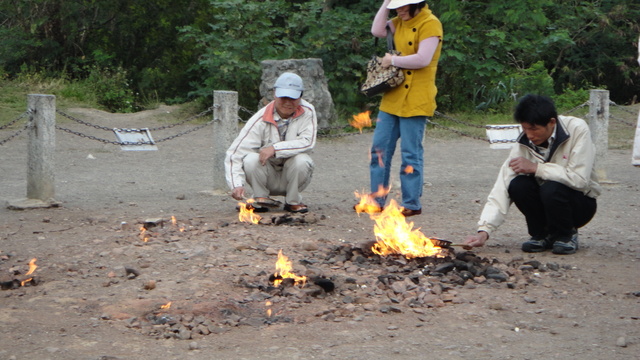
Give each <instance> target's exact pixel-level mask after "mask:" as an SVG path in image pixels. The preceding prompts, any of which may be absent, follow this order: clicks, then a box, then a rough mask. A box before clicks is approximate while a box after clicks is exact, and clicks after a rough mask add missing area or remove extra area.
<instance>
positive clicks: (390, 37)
mask: <svg viewBox="0 0 640 360" xmlns="http://www.w3.org/2000/svg"><path fill="white" fill-rule="evenodd" d="M387 49H389V50H395V49H396V44H394V43H393V33H392V32H391V27H389V23H387Z"/></svg>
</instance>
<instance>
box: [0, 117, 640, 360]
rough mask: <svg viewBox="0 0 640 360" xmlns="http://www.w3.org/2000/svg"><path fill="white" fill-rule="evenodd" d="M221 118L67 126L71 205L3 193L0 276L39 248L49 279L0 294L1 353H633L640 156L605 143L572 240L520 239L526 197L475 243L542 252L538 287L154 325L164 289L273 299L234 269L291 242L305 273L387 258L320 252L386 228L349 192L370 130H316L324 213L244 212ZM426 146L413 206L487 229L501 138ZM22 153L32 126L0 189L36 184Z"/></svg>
mask: <svg viewBox="0 0 640 360" xmlns="http://www.w3.org/2000/svg"><path fill="white" fill-rule="evenodd" d="M173 110H174V109H173V108H170V107H161V108H160V109H158V110H154V111H149V112H143V113H138V114H134V115H113V114H106V113H102V112H99V111H95V110H86V109H85V110H81V109H76V110H75V111H73V110H69V111H68V113H69V114H72V115H74V116H77V117H79V118H81V119H84V120H86V121H90V122H92V123H96V124H100V125H103V126H108V127H145V126H146V127H153V126H157V125H158V124H161V123H162V121H163V116H164V115H166V114H167V113H168V112H171V111H173ZM65 125H69V127H71V126H72V125H73V124H65ZM74 128H76V127H74ZM76 129H77V130H80V131H82V132H85V133H90V132H91V131H90V130H93V129H91V128H87V127H84V128H76ZM87 129H88V130H87ZM210 131H211V129H210V128H204V129H202V130H199V131H197V132H195V133H192V134H189V135H185V136H182V137H179V138H176V139H174V140H171V141H167V142H164V143H161V144H160V146H159V150H158V151H141V152H132V151H129V152H125V151H121V150H120V149H119V148H118V147H117V146H115V145H108V144H101V143H99V142H96V141H92V140H89V139H86V138H80V137H77V136H72V135H70V134H66V133H61V132H58V133H57V134H56V137H57V149H56V200H57V201H59V202H60V204H61V206H60V207H58V208H51V209H34V210H25V211H15V210H9V209H7V208H6V207H5V206H2V207H1V208H0V257H1V258H0V281H9V280H11V279H13V278H21V279H22V278H24V273H25V271H26V270H27V269H28V265H27V264H28V263H29V261H30V260H31V259H32V258H37V262H36V264H37V265H38V268H37V269H36V270H35V272H34V274H33V275H35V276H36V279H37V281H38V283H37V286H24V287H19V288H16V289H8V290H2V291H0V334H1V335H0V359H16V360H19V359H41V360H45V359H86V360H97V359H105V360H106V359H141V360H151V359H154V360H155V359H357V360H369V359H422V358H425V359H426V358H440V359H549V358H556V359H637V358H638V354H640V323H639V322H640V306H639V305H640V297H639V296H640V293H639V292H640V281H639V280H638V278H639V277H638V275H639V274H640V264H639V261H640V222H639V221H638V219H640V205H639V201H638V200H639V199H640V168H634V167H632V166H631V165H630V161H631V151H630V150H611V151H609V153H608V157H607V159H606V165H605V168H606V172H607V175H608V180H609V181H608V182H607V184H605V186H604V193H603V195H602V196H601V197H600V199H599V203H598V206H599V209H598V213H597V215H596V217H595V218H594V220H593V221H592V222H591V223H589V224H588V225H587V226H586V227H584V228H583V229H581V232H580V240H581V249H580V251H579V252H578V253H577V254H574V255H570V256H557V255H553V254H550V253H542V254H535V255H531V254H524V253H522V252H521V251H520V243H521V242H522V241H524V240H526V238H527V236H526V233H525V230H524V229H525V227H524V220H523V218H522V216H521V215H520V214H519V212H518V211H517V210H516V209H515V208H512V212H511V213H510V215H509V219H508V222H507V223H506V224H505V225H504V226H502V227H501V228H500V230H499V231H498V232H497V233H496V234H495V236H494V237H493V238H492V239H491V242H490V244H489V246H487V247H485V248H482V249H476V250H474V252H475V253H477V254H478V255H479V256H482V257H486V258H490V259H497V260H499V261H500V262H503V263H509V262H510V261H514V260H515V261H529V260H538V261H539V262H540V263H542V264H547V263H555V264H557V265H559V266H560V267H561V269H562V270H561V271H557V272H533V273H532V274H531V277H535V278H536V280H535V281H532V282H530V283H529V284H525V285H523V286H516V287H515V288H510V287H509V286H508V285H507V283H499V282H493V283H491V282H489V283H487V284H477V286H476V285H474V284H467V285H465V286H457V287H454V288H452V289H449V293H450V294H452V296H453V297H454V298H455V301H447V302H445V303H444V304H439V305H438V306H424V307H419V308H411V307H408V306H405V304H403V303H401V304H399V305H398V308H397V309H398V311H391V312H383V311H380V310H381V309H382V308H383V307H384V306H386V305H388V304H390V303H391V304H392V303H393V301H392V300H391V302H390V298H389V296H388V292H382V293H380V292H378V293H370V294H369V295H370V296H368V297H367V299H366V302H367V304H361V303H359V302H358V301H350V300H349V301H348V300H347V298H349V296H348V295H349V294H350V293H349V291H347V290H346V289H340V288H337V289H336V290H335V291H333V292H332V293H329V294H327V295H324V296H320V297H315V298H312V299H310V300H308V301H291V300H287V299H284V298H280V299H279V300H278V301H279V302H278V303H275V304H273V305H271V306H272V307H273V308H272V310H273V311H274V312H276V313H277V314H278V316H280V318H281V319H288V321H280V322H273V323H271V324H268V323H255V322H253V323H251V322H249V323H242V321H238V322H235V323H230V322H229V321H227V322H226V323H224V322H222V323H216V324H214V325H215V326H213V330H212V331H210V332H211V333H209V334H195V333H194V334H193V336H188V335H187V336H184V337H183V339H180V338H172V337H169V338H167V337H166V336H162V333H159V334H160V335H157V336H154V335H153V334H154V332H153V326H151V325H149V324H147V323H146V322H145V319H146V318H145V316H146V315H148V314H149V313H150V312H152V311H156V310H157V309H159V308H158V307H159V305H162V304H166V303H168V302H172V305H171V309H172V310H171V311H173V312H176V313H177V312H180V313H181V314H182V315H183V318H184V317H189V314H190V313H191V314H193V315H195V316H197V315H198V314H209V315H211V316H213V314H218V315H219V313H220V311H221V310H222V309H228V308H229V306H230V304H235V306H240V305H241V306H242V307H243V309H245V311H246V312H253V313H256V312H265V311H266V310H267V307H268V305H266V302H265V301H257V300H255V299H254V298H252V300H247V298H251V297H252V296H254V295H255V294H254V292H253V290H251V289H249V288H247V287H243V286H241V285H239V282H238V279H240V278H242V277H244V278H256V277H259V274H261V272H264V273H266V274H268V273H271V272H273V269H274V264H275V261H276V257H277V256H276V253H277V251H278V250H280V249H282V250H283V253H284V254H285V255H287V256H288V257H289V258H290V259H291V260H292V261H293V262H294V269H295V270H296V272H298V273H302V274H304V273H305V272H307V271H312V270H310V269H307V266H306V265H304V264H302V263H300V261H301V260H308V261H307V262H306V263H305V264H309V263H312V262H313V261H317V263H316V264H317V268H319V271H322V273H323V275H325V276H327V277H331V276H342V275H344V274H345V273H348V274H350V275H353V276H354V277H355V278H357V279H368V278H373V279H375V275H377V274H381V273H383V272H384V271H386V270H385V269H379V270H378V269H368V270H358V269H357V267H356V269H354V264H352V263H334V264H323V263H322V260H323V258H324V256H325V254H326V252H327V251H328V250H327V249H330V248H331V247H332V246H337V245H340V244H353V245H357V244H360V243H363V242H366V241H370V240H373V239H374V235H373V221H372V220H371V219H369V218H368V217H367V216H357V215H356V214H355V213H354V212H353V210H352V206H353V204H354V202H355V198H354V191H356V190H358V191H362V190H363V189H366V188H367V183H368V169H367V152H368V147H369V144H370V141H371V134H370V133H365V134H361V135H353V136H347V137H342V138H321V139H320V140H319V142H318V145H317V149H316V151H315V153H314V155H313V158H314V160H315V162H316V171H315V173H314V178H313V181H312V183H311V185H310V187H309V188H308V189H307V191H306V192H305V194H304V195H305V202H306V203H307V204H308V205H309V206H310V209H311V214H310V215H308V217H307V219H312V220H313V221H311V220H309V221H308V222H306V223H304V224H301V225H280V226H274V225H264V224H263V225H250V224H246V223H240V222H238V220H237V213H236V212H235V209H234V208H235V205H236V203H235V201H233V200H232V199H231V198H230V197H228V196H220V195H214V194H212V192H211V189H212V180H211V179H212V176H213V172H214V171H221V170H220V169H213V165H212V146H211V138H212V136H211V133H210ZM8 134H9V132H8V131H3V132H0V138H4V137H5V136H4V135H8ZM99 135H101V136H102V137H106V138H109V139H111V138H113V134H99ZM153 135H154V137H156V138H159V137H161V136H162V135H161V134H153ZM425 155H426V182H425V189H424V190H425V191H424V196H423V209H424V211H423V214H422V215H420V216H416V217H414V218H411V221H414V222H415V226H416V227H419V228H421V231H422V232H423V233H424V234H425V235H427V236H433V237H440V238H444V239H449V240H453V241H461V240H462V239H463V238H464V237H465V236H466V235H467V234H469V233H472V232H473V231H475V226H476V225H475V224H476V221H477V218H478V216H479V214H480V211H481V208H482V205H483V203H484V202H485V198H486V195H487V194H488V192H489V190H490V188H491V186H492V184H493V180H494V178H495V176H496V172H497V169H498V166H499V165H500V163H501V162H502V161H503V159H504V157H505V156H506V155H507V152H506V151H505V150H491V149H489V146H488V144H487V143H483V142H481V141H478V140H473V139H467V138H458V139H454V140H439V139H433V138H431V137H429V135H428V134H427V136H426V138H425ZM26 162H27V159H26V137H25V136H24V135H21V136H20V137H19V138H17V139H14V140H12V141H11V142H9V143H7V144H6V145H4V146H0V201H2V202H4V201H8V200H15V199H20V198H24V197H25V195H26ZM398 163H399V162H398V161H395V164H394V165H395V166H397V165H398ZM393 172H394V173H397V170H396V169H394V170H393ZM395 189H398V186H395ZM394 196H396V197H397V193H395V192H394ZM276 214H282V212H281V211H278V212H276ZM273 215H274V214H271V213H270V214H264V216H265V217H267V218H268V216H273ZM171 216H174V217H175V218H176V220H177V225H176V229H172V228H171V226H173V225H172V224H170V223H169V222H168V219H170V218H171ZM154 218H162V219H164V220H165V224H164V227H163V228H162V229H160V230H158V229H156V230H157V233H156V234H155V235H154V234H153V232H152V237H151V238H150V241H148V242H143V241H142V240H141V236H140V230H139V227H140V225H141V223H143V222H144V221H145V220H147V219H154ZM123 223H126V224H123ZM178 227H184V229H185V231H184V232H180V231H178V230H177V228H178ZM127 268H134V269H135V271H136V273H138V274H137V276H133V275H136V274H133V275H132V274H127V270H126V269H127ZM309 268H312V267H311V266H309ZM315 271H318V270H317V269H316V270H315ZM264 273H262V274H264ZM265 279H266V276H265ZM153 282H155V287H153V286H152V285H150V284H153ZM364 285H369V286H370V288H371V287H372V286H374V285H375V284H374V283H369V284H364ZM364 285H362V286H361V288H362V289H364V288H365V286H364ZM359 286H360V285H359ZM274 299H275V298H274ZM274 301H275V300H274ZM387 308H388V306H387ZM197 309H200V312H197V311H196V310H197ZM203 309H206V310H203ZM167 313H169V311H167ZM212 320H215V321H219V320H220V319H217V318H216V319H212ZM215 321H214V322H215ZM156 327H157V328H163V327H162V326H159V325H156ZM164 328H166V327H164ZM164 328H163V329H164ZM216 329H217V330H216ZM156 334H158V333H156ZM189 337H191V338H190V339H189Z"/></svg>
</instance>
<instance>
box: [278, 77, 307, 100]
mask: <svg viewBox="0 0 640 360" xmlns="http://www.w3.org/2000/svg"><path fill="white" fill-rule="evenodd" d="M273 88H274V89H276V96H277V97H288V98H292V99H298V98H300V96H302V92H303V91H304V85H303V84H302V78H301V77H300V76H298V75H296V74H294V73H290V72H286V73H283V74H282V75H280V77H279V78H278V80H276V83H275V85H273Z"/></svg>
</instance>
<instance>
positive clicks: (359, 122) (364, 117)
mask: <svg viewBox="0 0 640 360" xmlns="http://www.w3.org/2000/svg"><path fill="white" fill-rule="evenodd" d="M370 114H371V111H369V110H367V111H365V112H361V113H360V114H358V115H353V120H351V121H349V125H351V126H353V127H354V128H356V129H358V130H360V132H361V133H362V129H363V128H365V127H371V117H369V115H370Z"/></svg>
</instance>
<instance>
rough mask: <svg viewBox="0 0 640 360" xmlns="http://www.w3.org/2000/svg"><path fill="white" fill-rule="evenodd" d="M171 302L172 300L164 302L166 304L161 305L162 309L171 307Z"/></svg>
mask: <svg viewBox="0 0 640 360" xmlns="http://www.w3.org/2000/svg"><path fill="white" fill-rule="evenodd" d="M171 303H172V301H169V302H168V303H166V304H164V305H160V309H165V310H166V309H168V308H170V307H171Z"/></svg>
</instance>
